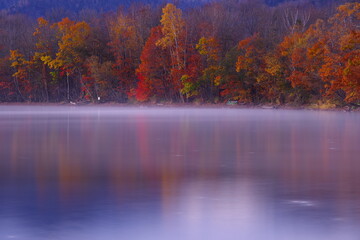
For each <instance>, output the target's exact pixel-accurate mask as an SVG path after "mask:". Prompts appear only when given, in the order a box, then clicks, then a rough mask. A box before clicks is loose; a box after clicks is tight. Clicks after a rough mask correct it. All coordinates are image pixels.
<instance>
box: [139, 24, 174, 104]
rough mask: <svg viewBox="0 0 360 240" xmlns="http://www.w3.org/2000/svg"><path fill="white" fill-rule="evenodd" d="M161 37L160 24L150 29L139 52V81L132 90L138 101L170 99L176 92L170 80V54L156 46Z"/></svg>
mask: <svg viewBox="0 0 360 240" xmlns="http://www.w3.org/2000/svg"><path fill="white" fill-rule="evenodd" d="M162 38H163V33H162V31H161V27H160V26H158V27H154V28H153V29H151V33H150V36H149V38H148V40H147V41H146V43H145V46H144V49H143V51H142V53H141V57H140V59H141V64H140V65H139V67H138V68H137V70H136V73H137V76H138V79H139V82H138V86H137V88H136V90H133V94H134V95H135V97H136V99H137V100H138V101H148V100H150V99H154V100H171V99H172V97H173V95H174V94H176V92H177V88H176V86H174V85H173V82H172V81H171V80H170V78H171V75H170V72H171V56H170V55H169V52H168V51H167V50H166V49H163V48H162V47H159V46H157V42H158V41H159V39H162Z"/></svg>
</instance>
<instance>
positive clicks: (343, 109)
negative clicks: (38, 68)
mask: <svg viewBox="0 0 360 240" xmlns="http://www.w3.org/2000/svg"><path fill="white" fill-rule="evenodd" d="M0 106H54V107H56V106H78V107H94V106H97V107H100V106H101V107H139V108H141V107H149V108H151V107H153V108H231V109H268V110H307V111H333V112H360V108H352V107H349V106H345V107H329V108H326V107H322V106H317V105H300V106H297V105H291V104H284V105H272V104H227V103H116V102H105V103H84V102H79V103H73V102H71V103H67V102H59V103H55V102H54V103H52V102H49V103H36V102H24V103H21V102H9V103H7V102H0Z"/></svg>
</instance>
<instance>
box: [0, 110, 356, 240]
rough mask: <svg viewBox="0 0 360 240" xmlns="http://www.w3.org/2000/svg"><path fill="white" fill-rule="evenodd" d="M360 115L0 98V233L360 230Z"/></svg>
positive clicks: (282, 234)
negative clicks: (35, 103) (2, 101)
mask: <svg viewBox="0 0 360 240" xmlns="http://www.w3.org/2000/svg"><path fill="white" fill-rule="evenodd" d="M359 120H360V116H359V114H354V113H334V112H306V111H269V110H238V109H166V108H163V109H157V108H155V109H153V108H142V109H140V108H126V107H125V108H124V107H122V108H117V107H103V108H93V107H82V108H79V107H55V108H52V109H49V108H46V107H28V108H25V109H24V108H22V107H15V106H12V107H4V106H2V107H0V158H1V161H0V202H1V205H0V238H1V239H10V238H16V239H119V236H123V237H124V238H125V239H145V238H146V239H341V240H343V239H345V240H346V239H357V237H358V236H359V235H360V231H359V230H358V229H357V226H358V225H359V223H360V218H359V217H360V206H359V205H358V202H359V200H360V187H359V186H360V175H359V174H358V171H359V170H360V162H359V159H358V156H359V154H360V149H359V148H358V143H359V140H360V134H359V133H360V125H359V124H358V123H359V122H360V121H359ZM329 227H330V228H329Z"/></svg>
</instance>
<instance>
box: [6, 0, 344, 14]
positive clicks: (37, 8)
mask: <svg viewBox="0 0 360 240" xmlns="http://www.w3.org/2000/svg"><path fill="white" fill-rule="evenodd" d="M169 1H170V2H176V3H178V5H179V6H181V7H185V8H188V7H192V6H196V5H201V4H204V3H208V2H211V1H217V0H1V1H0V10H2V11H5V12H7V13H10V14H12V13H23V14H26V15H30V16H35V17H36V16H42V15H44V14H45V13H46V12H48V11H50V10H52V9H64V10H67V11H71V12H79V11H81V10H83V9H96V10H99V11H109V10H114V9H116V8H118V7H119V6H120V5H122V6H125V7H127V6H130V5H131V4H134V3H145V4H151V5H154V6H157V5H160V4H162V3H166V2H169ZM220 1H221V0H220ZM228 1H236V2H237V1H251V0H228ZM259 1H262V0H259ZM263 1H264V2H265V3H266V4H267V5H270V6H276V5H278V4H280V3H283V2H311V3H313V4H314V5H323V4H326V3H329V2H340V1H341V0H263Z"/></svg>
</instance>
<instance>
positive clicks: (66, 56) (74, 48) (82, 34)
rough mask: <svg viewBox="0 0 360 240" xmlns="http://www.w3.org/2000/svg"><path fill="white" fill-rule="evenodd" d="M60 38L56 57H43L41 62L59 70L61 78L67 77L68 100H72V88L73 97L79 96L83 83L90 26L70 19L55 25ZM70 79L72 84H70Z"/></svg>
mask: <svg viewBox="0 0 360 240" xmlns="http://www.w3.org/2000/svg"><path fill="white" fill-rule="evenodd" d="M52 27H53V28H55V29H56V32H57V37H58V39H59V40H58V47H59V49H58V52H57V53H56V57H55V58H53V57H51V56H43V57H42V58H41V60H42V61H43V62H44V63H45V64H47V65H48V66H49V67H50V68H51V69H54V70H57V71H58V72H59V75H60V76H64V75H65V76H66V99H67V100H68V101H69V100H70V86H71V87H72V89H73V90H74V91H73V97H76V96H79V92H80V86H81V85H82V84H83V82H82V70H83V64H84V62H85V60H84V59H85V58H86V49H84V46H85V41H86V39H87V37H88V36H89V33H90V26H89V25H88V24H87V23H85V22H75V21H71V20H70V19H68V18H64V19H63V20H62V21H60V22H58V23H55V24H54V25H53V26H52ZM70 78H71V80H72V82H71V83H70Z"/></svg>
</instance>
